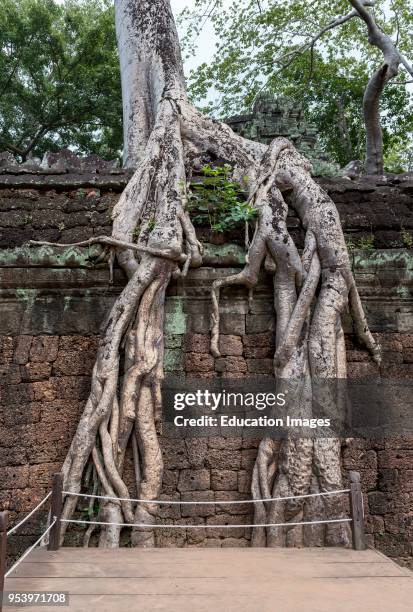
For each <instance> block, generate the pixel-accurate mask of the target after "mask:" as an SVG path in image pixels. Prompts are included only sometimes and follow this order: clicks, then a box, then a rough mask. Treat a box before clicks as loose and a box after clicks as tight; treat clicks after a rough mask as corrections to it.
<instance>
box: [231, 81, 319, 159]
mask: <svg viewBox="0 0 413 612" xmlns="http://www.w3.org/2000/svg"><path fill="white" fill-rule="evenodd" d="M226 123H227V124H228V125H229V126H231V128H232V129H233V130H234V132H236V133H237V134H239V135H240V136H244V137H245V138H250V139H251V140H258V141H259V142H263V143H265V144H269V143H270V142H271V141H272V140H273V139H274V138H277V137H279V136H285V137H287V138H290V140H292V141H293V142H294V144H295V146H296V147H297V148H298V149H299V150H300V151H302V153H304V154H305V155H307V156H308V157H310V158H314V157H322V155H321V151H319V147H318V145H317V130H316V127H315V125H314V124H313V123H310V122H308V121H307V120H306V118H305V116H304V109H303V108H302V106H301V105H300V104H299V103H297V101H296V100H292V99H291V98H287V97H285V96H275V95H274V94H272V93H269V92H263V93H261V94H259V95H258V96H257V98H256V100H255V102H254V105H253V107H252V112H251V113H249V114H247V115H234V116H233V117H229V118H228V119H226Z"/></svg>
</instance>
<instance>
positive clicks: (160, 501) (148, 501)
mask: <svg viewBox="0 0 413 612" xmlns="http://www.w3.org/2000/svg"><path fill="white" fill-rule="evenodd" d="M349 492H350V489H339V490H337V491H323V492H321V493H307V494H306V495H290V496H288V497H268V498H264V499H239V500H236V501H234V500H229V501H224V500H215V501H177V500H172V499H169V500H165V499H131V498H130V497H109V496H107V495H89V494H88V493H73V492H72V491H63V495H73V496H75V497H88V498H94V499H106V500H109V501H129V502H137V503H146V504H163V505H168V506H173V505H175V506H184V505H190V506H195V505H203V506H205V505H211V504H219V505H230V504H258V503H260V502H272V501H282V500H288V499H303V498H305V497H319V496H320V495H339V494H340V493H349Z"/></svg>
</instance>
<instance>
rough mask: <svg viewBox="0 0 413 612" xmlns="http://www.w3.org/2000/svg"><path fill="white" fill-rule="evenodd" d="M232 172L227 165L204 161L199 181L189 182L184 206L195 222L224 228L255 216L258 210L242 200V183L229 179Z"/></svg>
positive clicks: (216, 229) (221, 229)
mask: <svg viewBox="0 0 413 612" xmlns="http://www.w3.org/2000/svg"><path fill="white" fill-rule="evenodd" d="M231 172H232V168H231V166H229V165H224V166H210V165H205V166H203V168H202V174H203V179H202V181H201V182H199V183H191V185H190V190H189V194H188V203H187V207H188V211H189V213H190V215H191V218H192V221H193V223H194V224H195V225H209V226H210V227H211V229H213V230H214V231H215V232H225V231H226V230H229V229H231V228H233V227H235V226H236V225H237V224H238V223H240V222H246V221H251V220H252V219H254V218H255V216H256V212H257V211H256V210H255V209H254V208H253V207H252V206H251V205H250V204H249V203H248V202H246V201H245V193H244V191H243V189H242V186H241V185H240V184H239V183H236V182H234V181H232V180H231Z"/></svg>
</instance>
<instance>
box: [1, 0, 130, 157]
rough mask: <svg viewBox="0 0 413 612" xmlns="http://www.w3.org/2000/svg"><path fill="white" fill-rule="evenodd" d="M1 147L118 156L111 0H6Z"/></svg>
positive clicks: (119, 131)
mask: <svg viewBox="0 0 413 612" xmlns="http://www.w3.org/2000/svg"><path fill="white" fill-rule="evenodd" d="M0 19H1V22H2V27H1V31H0V149H3V150H4V149H7V150H9V151H11V152H12V153H13V154H15V155H16V156H17V157H18V158H20V159H23V160H24V159H26V157H27V155H28V154H29V153H30V154H34V155H39V156H40V155H42V154H43V153H44V152H45V151H46V150H56V149H58V148H61V147H67V146H70V147H71V148H72V149H75V150H76V151H78V152H80V153H86V154H89V153H97V154H99V155H101V156H102V157H106V158H113V157H115V156H117V155H118V154H119V150H120V148H121V146H122V125H121V117H122V104H121V92H120V77H119V66H118V55H117V49H116V36H115V20H114V10H113V6H112V3H111V2H110V0H64V1H63V2H59V3H58V2H57V0H2V2H1V4H0Z"/></svg>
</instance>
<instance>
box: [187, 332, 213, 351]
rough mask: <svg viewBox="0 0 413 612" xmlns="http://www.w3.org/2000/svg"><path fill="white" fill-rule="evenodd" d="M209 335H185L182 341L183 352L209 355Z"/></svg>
mask: <svg viewBox="0 0 413 612" xmlns="http://www.w3.org/2000/svg"><path fill="white" fill-rule="evenodd" d="M210 343H211V340H210V337H209V334H192V333H189V334H186V336H185V339H184V351H186V352H188V353H209V349H210Z"/></svg>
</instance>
